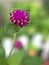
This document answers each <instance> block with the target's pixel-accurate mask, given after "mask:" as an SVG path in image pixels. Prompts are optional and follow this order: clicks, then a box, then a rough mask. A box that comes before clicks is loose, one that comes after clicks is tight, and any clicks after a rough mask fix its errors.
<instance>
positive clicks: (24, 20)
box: [10, 9, 30, 27]
mask: <svg viewBox="0 0 49 65" xmlns="http://www.w3.org/2000/svg"><path fill="white" fill-rule="evenodd" d="M10 20H11V22H12V23H13V24H15V25H17V26H20V27H23V26H26V25H27V24H28V21H29V20H30V19H29V15H28V13H27V12H26V11H25V10H21V9H19V10H14V11H13V12H11V13H10Z"/></svg>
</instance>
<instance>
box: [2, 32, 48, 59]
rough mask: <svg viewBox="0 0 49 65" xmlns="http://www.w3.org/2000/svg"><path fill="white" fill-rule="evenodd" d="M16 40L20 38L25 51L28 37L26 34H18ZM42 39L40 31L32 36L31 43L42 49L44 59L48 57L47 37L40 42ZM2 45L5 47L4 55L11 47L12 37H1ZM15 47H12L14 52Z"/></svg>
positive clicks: (7, 53)
mask: <svg viewBox="0 0 49 65" xmlns="http://www.w3.org/2000/svg"><path fill="white" fill-rule="evenodd" d="M17 40H20V41H21V42H22V43H23V44H22V45H23V48H24V50H25V51H27V48H28V42H29V38H28V36H26V35H22V36H21V35H20V36H19V38H18V39H17ZM41 41H42V34H41V33H36V34H35V35H34V37H33V38H32V43H33V44H34V45H35V48H38V49H42V50H43V52H42V57H43V58H44V59H45V58H47V57H48V54H49V37H48V38H47V41H46V42H45V43H44V45H43V43H42V42H41ZM2 42H3V47H4V48H5V51H6V56H8V55H9V53H10V50H11V48H12V39H11V38H10V37H6V38H4V39H3V41H2ZM16 51H17V49H13V52H12V53H14V52H16Z"/></svg>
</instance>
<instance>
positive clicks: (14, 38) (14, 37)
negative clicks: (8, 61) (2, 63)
mask: <svg viewBox="0 0 49 65" xmlns="http://www.w3.org/2000/svg"><path fill="white" fill-rule="evenodd" d="M16 35H17V33H14V36H13V42H12V43H13V46H12V48H11V51H10V53H9V56H10V55H11V53H12V51H13V47H14V42H15V40H16Z"/></svg>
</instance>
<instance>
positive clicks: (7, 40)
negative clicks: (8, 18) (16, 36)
mask: <svg viewBox="0 0 49 65" xmlns="http://www.w3.org/2000/svg"><path fill="white" fill-rule="evenodd" d="M2 43H3V47H4V49H5V51H6V56H8V55H9V53H10V50H11V47H12V39H11V38H10V37H5V38H4V39H3V41H2Z"/></svg>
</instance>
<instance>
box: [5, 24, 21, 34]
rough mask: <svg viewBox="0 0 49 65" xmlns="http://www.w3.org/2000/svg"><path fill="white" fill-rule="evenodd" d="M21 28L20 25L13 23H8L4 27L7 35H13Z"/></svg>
mask: <svg viewBox="0 0 49 65" xmlns="http://www.w3.org/2000/svg"><path fill="white" fill-rule="evenodd" d="M19 30H20V27H18V26H16V25H14V24H11V23H8V24H6V25H5V28H4V32H5V34H7V35H12V34H13V33H16V32H18V31H19Z"/></svg>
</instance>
